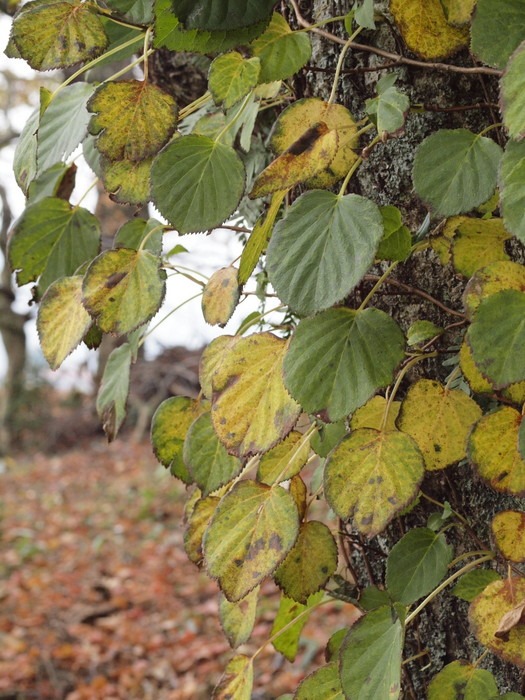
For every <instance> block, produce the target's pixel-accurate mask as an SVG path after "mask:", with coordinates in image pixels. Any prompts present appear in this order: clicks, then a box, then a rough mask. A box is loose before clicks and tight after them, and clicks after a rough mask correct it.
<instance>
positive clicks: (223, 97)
mask: <svg viewBox="0 0 525 700" xmlns="http://www.w3.org/2000/svg"><path fill="white" fill-rule="evenodd" d="M260 70H261V62H260V61H259V59H258V58H244V56H243V55H242V54H240V53H239V52H238V51H230V52H229V53H224V54H222V55H221V56H218V57H217V58H216V59H215V60H214V61H213V62H212V64H211V66H210V71H209V75H208V85H209V90H210V92H211V94H212V97H213V99H214V101H215V103H216V104H218V105H220V104H222V105H223V106H224V108H225V109H229V108H230V107H232V106H233V105H234V104H236V103H237V102H239V100H241V99H242V98H243V97H244V96H245V95H247V94H248V93H249V92H250V90H252V89H253V88H254V87H255V86H256V85H257V82H258V79H259V73H260Z"/></svg>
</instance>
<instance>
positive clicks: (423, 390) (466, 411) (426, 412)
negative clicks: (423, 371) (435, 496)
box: [397, 379, 481, 471]
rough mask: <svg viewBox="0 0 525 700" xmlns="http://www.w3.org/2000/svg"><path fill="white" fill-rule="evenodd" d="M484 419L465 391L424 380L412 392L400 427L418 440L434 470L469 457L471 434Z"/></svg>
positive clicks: (411, 388) (428, 466) (400, 414)
mask: <svg viewBox="0 0 525 700" xmlns="http://www.w3.org/2000/svg"><path fill="white" fill-rule="evenodd" d="M480 417H481V409H480V407H479V406H478V404H477V403H476V402H475V401H474V400H473V399H471V398H470V396H467V394H465V392H463V391H461V390H460V389H447V388H446V387H445V386H443V385H442V384H440V383H439V382H436V381H433V380H431V379H421V380H419V381H418V382H416V383H415V384H412V386H411V387H410V389H409V390H408V393H407V395H406V397H405V399H404V401H403V402H402V404H401V411H400V413H399V418H398V420H397V425H398V427H399V429H400V430H402V431H403V432H405V433H407V434H408V435H410V436H411V437H412V438H413V439H414V440H415V442H416V443H417V445H418V447H419V449H420V450H421V452H422V453H423V457H424V458H425V465H426V468H427V469H428V470H430V471H433V470H435V469H444V468H445V467H448V466H449V465H451V464H454V462H458V461H459V460H460V459H463V458H464V457H465V456H466V453H467V438H468V435H469V433H470V430H471V428H472V426H473V425H474V423H475V422H476V421H477V420H478V418H480Z"/></svg>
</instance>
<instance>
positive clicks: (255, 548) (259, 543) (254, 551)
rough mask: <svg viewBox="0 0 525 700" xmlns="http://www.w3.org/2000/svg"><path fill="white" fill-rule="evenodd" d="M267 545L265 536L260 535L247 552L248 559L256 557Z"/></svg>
mask: <svg viewBox="0 0 525 700" xmlns="http://www.w3.org/2000/svg"><path fill="white" fill-rule="evenodd" d="M265 545H266V542H265V541H264V537H259V538H258V539H256V540H255V542H253V543H252V544H251V545H250V548H249V550H248V552H247V554H246V561H249V560H250V559H255V557H256V556H257V555H258V554H259V553H260V552H262V551H264V548H265Z"/></svg>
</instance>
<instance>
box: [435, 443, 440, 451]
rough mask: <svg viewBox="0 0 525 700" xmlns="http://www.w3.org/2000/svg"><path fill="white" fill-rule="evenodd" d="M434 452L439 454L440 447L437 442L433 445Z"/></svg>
mask: <svg viewBox="0 0 525 700" xmlns="http://www.w3.org/2000/svg"><path fill="white" fill-rule="evenodd" d="M434 452H441V445H438V443H437V442H435V443H434Z"/></svg>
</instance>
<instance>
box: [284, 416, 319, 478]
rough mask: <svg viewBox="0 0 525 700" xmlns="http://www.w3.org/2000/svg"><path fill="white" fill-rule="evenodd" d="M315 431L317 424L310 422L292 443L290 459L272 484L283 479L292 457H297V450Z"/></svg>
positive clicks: (301, 447)
mask: <svg viewBox="0 0 525 700" xmlns="http://www.w3.org/2000/svg"><path fill="white" fill-rule="evenodd" d="M316 432H317V426H316V424H315V423H311V424H310V426H309V427H308V429H307V430H305V432H304V433H303V435H302V437H301V439H300V440H299V441H298V442H297V443H296V444H295V445H294V447H293V450H292V454H291V457H290V459H289V460H288V461H287V463H286V465H285V466H284V467H283V468H282V469H281V473H280V474H279V476H278V477H277V479H275V481H274V485H275V484H279V483H280V482H281V481H282V480H283V475H284V474H286V471H287V469H288V467H289V466H290V464H291V462H293V460H294V458H295V457H297V455H298V454H299V452H300V451H301V450H302V449H303V447H304V446H305V445H306V444H307V443H308V442H310V438H311V437H312V435H313V434H314V433H316Z"/></svg>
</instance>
